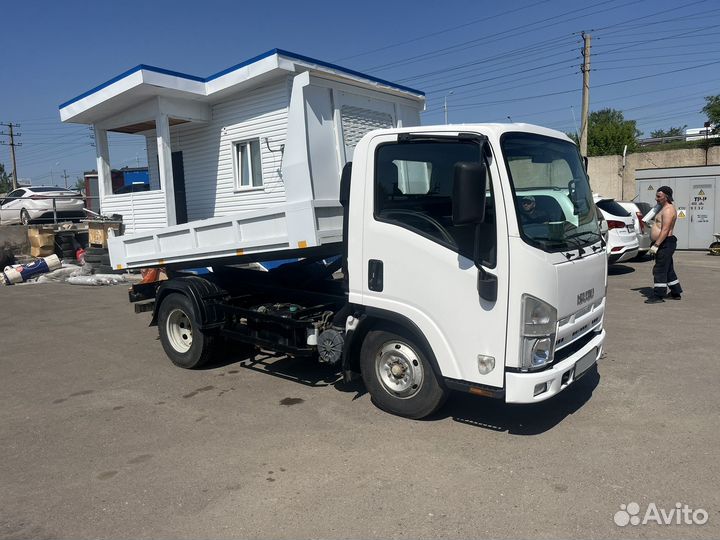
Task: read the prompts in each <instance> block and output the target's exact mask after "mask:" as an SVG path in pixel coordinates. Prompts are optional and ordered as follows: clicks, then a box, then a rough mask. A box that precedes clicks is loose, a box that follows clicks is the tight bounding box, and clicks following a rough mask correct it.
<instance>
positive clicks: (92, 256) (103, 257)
mask: <svg viewBox="0 0 720 540" xmlns="http://www.w3.org/2000/svg"><path fill="white" fill-rule="evenodd" d="M85 263H86V264H90V265H92V267H93V270H94V271H95V273H96V274H112V273H113V269H112V266H110V254H109V253H108V250H107V248H103V247H97V246H93V245H89V246H88V247H87V248H86V249H85Z"/></svg>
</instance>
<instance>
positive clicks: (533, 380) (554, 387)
mask: <svg viewBox="0 0 720 540" xmlns="http://www.w3.org/2000/svg"><path fill="white" fill-rule="evenodd" d="M604 342H605V330H604V329H603V330H602V331H601V332H600V333H599V334H598V335H597V336H595V337H594V338H593V339H591V340H590V341H588V343H587V344H585V346H584V347H583V348H581V349H579V350H578V351H577V352H575V353H573V354H572V355H571V356H569V357H567V358H565V359H564V360H562V361H561V362H558V363H557V364H556V365H554V366H552V367H551V368H549V369H546V370H543V371H539V372H537V373H515V372H507V373H505V401H506V402H507V403H537V402H539V401H544V400H546V399H548V398H551V397H552V396H554V395H556V394H558V393H560V392H562V391H563V390H565V388H567V387H568V386H570V385H571V384H572V383H573V382H575V381H576V380H577V376H576V373H575V371H574V370H575V368H576V365H578V364H579V361H580V360H582V361H583V363H585V364H586V365H585V366H582V367H586V368H589V367H591V366H592V365H593V364H595V363H596V362H597V361H598V360H599V359H600V355H601V354H602V347H603V343H604ZM580 375H581V374H580ZM543 385H545V389H544V390H543V391H542V392H540V393H538V394H537V395H535V394H536V392H537V390H538V389H542V388H543Z"/></svg>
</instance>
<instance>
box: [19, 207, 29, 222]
mask: <svg viewBox="0 0 720 540" xmlns="http://www.w3.org/2000/svg"><path fill="white" fill-rule="evenodd" d="M20 223H22V224H23V225H30V214H29V213H28V211H27V210H25V209H24V208H23V209H22V210H20Z"/></svg>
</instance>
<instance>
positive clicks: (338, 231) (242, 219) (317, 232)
mask: <svg viewBox="0 0 720 540" xmlns="http://www.w3.org/2000/svg"><path fill="white" fill-rule="evenodd" d="M341 242H342V207H341V206H340V204H339V203H336V206H333V205H328V204H323V203H319V202H317V201H307V202H304V203H296V204H290V205H288V204H284V205H281V206H277V207H273V208H264V209H261V210H253V211H248V212H242V213H238V214H233V215H229V216H223V217H216V218H211V219H203V220H199V221H193V222H191V223H185V224H182V225H175V226H172V227H166V228H164V229H158V230H156V231H151V232H148V233H139V234H133V235H127V236H118V237H110V238H109V239H108V249H109V251H110V260H111V263H112V265H113V268H115V269H118V270H124V269H133V268H135V269H137V268H150V267H156V266H165V265H172V264H182V265H187V264H188V263H193V262H197V263H202V264H201V266H212V261H213V260H219V259H227V258H229V257H243V256H249V255H254V254H267V253H268V252H277V253H278V256H277V258H278V259H280V258H283V253H282V252H285V251H290V250H297V249H308V248H313V247H317V246H322V245H328V244H334V243H336V244H338V249H339V244H340V243H341Z"/></svg>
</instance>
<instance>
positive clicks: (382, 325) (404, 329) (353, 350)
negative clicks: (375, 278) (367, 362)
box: [343, 307, 444, 385]
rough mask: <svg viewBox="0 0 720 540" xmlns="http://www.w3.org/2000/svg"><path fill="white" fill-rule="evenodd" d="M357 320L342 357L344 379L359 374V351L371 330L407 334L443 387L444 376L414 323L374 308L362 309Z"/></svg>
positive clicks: (423, 336)
mask: <svg viewBox="0 0 720 540" xmlns="http://www.w3.org/2000/svg"><path fill="white" fill-rule="evenodd" d="M359 320H360V322H359V323H358V325H357V326H356V327H355V329H354V330H353V331H352V334H351V335H350V336H349V340H347V341H349V343H348V344H347V346H346V351H345V355H344V357H343V373H344V374H345V378H346V379H349V378H350V376H351V373H353V372H354V373H359V372H360V349H361V348H362V343H363V341H364V340H365V337H366V336H367V334H368V332H370V331H371V330H387V331H391V332H392V331H395V332H396V333H404V334H407V335H408V337H410V338H411V339H413V340H414V341H415V342H416V344H417V345H418V346H419V347H421V348H422V352H423V353H424V354H425V355H426V356H427V359H428V362H430V365H431V366H432V369H433V371H434V372H435V375H436V377H437V379H438V381H439V382H440V384H441V385H444V382H443V381H444V376H443V374H442V372H441V370H440V366H439V364H438V362H437V358H435V353H434V351H433V349H432V347H431V346H430V342H429V341H428V339H427V338H426V337H425V334H424V333H423V332H422V330H420V328H419V327H418V325H417V324H415V322H414V321H412V320H411V319H409V318H408V317H405V316H404V315H401V314H399V313H394V312H392V311H387V310H384V309H379V308H374V307H366V308H364V312H363V313H362V315H360V316H359ZM346 339H347V338H346Z"/></svg>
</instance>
